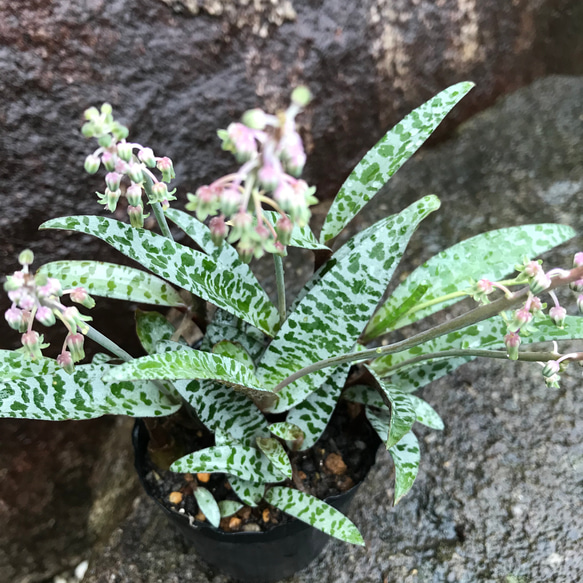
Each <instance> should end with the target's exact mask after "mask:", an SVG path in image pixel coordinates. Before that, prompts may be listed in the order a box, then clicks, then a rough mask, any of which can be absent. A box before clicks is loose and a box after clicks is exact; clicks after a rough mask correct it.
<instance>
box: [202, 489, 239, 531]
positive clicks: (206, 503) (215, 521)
mask: <svg viewBox="0 0 583 583" xmlns="http://www.w3.org/2000/svg"><path fill="white" fill-rule="evenodd" d="M194 497H195V498H196V502H197V503H198V509H199V510H200V511H201V512H202V513H203V514H204V515H205V517H206V519H207V520H208V521H209V522H210V523H211V524H212V525H213V526H214V527H215V528H219V523H220V522H221V509H220V508H219V505H218V504H217V501H216V500H215V499H214V497H213V495H212V494H211V493H210V492H209V491H208V490H207V489H206V488H201V487H200V486H198V487H197V488H196V490H195V491H194ZM235 512H236V511H235Z"/></svg>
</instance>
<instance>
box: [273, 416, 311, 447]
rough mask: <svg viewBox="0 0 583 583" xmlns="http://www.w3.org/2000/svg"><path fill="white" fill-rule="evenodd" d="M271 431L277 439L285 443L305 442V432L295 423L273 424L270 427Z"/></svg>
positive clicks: (281, 422)
mask: <svg viewBox="0 0 583 583" xmlns="http://www.w3.org/2000/svg"><path fill="white" fill-rule="evenodd" d="M269 431H271V433H273V435H275V436H276V437H279V438H280V439H283V440H285V441H300V442H301V441H303V440H304V432H303V431H302V430H301V429H300V428H299V427H298V426H297V425H294V424H293V423H289V422H288V421H279V422H278V423H272V424H271V425H270V426H269Z"/></svg>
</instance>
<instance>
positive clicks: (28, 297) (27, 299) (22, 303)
mask: <svg viewBox="0 0 583 583" xmlns="http://www.w3.org/2000/svg"><path fill="white" fill-rule="evenodd" d="M36 305H37V299H36V297H35V296H33V295H32V294H31V293H30V292H29V291H28V290H22V293H21V294H20V298H19V300H18V307H19V308H22V309H23V310H27V311H31V310H32V309H33V308H34V307H35V306H36Z"/></svg>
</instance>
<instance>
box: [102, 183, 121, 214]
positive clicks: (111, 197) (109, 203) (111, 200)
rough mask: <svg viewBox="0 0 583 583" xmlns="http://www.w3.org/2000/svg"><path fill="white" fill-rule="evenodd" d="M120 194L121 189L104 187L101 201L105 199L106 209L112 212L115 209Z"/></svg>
mask: <svg viewBox="0 0 583 583" xmlns="http://www.w3.org/2000/svg"><path fill="white" fill-rule="evenodd" d="M120 196H121V190H110V189H109V188H106V189H105V196H104V197H103V198H102V199H101V202H102V203H103V202H104V201H105V206H106V207H107V210H109V212H111V213H114V212H115V209H116V208H117V203H118V201H119V197H120Z"/></svg>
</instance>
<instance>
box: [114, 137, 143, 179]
mask: <svg viewBox="0 0 583 583" xmlns="http://www.w3.org/2000/svg"><path fill="white" fill-rule="evenodd" d="M117 155H118V156H119V157H120V158H121V159H122V160H123V161H124V162H129V161H130V160H131V159H132V146H131V144H128V143H127V142H120V143H119V144H118V145H117ZM136 182H139V180H136Z"/></svg>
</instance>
